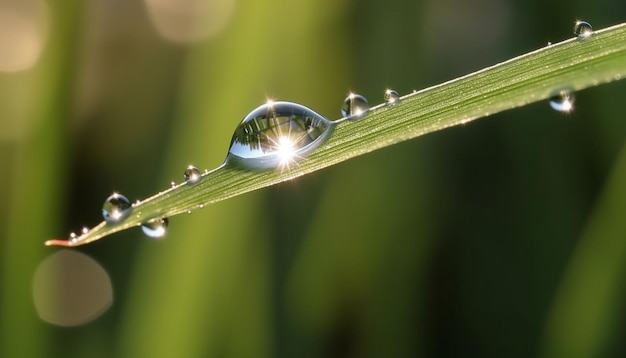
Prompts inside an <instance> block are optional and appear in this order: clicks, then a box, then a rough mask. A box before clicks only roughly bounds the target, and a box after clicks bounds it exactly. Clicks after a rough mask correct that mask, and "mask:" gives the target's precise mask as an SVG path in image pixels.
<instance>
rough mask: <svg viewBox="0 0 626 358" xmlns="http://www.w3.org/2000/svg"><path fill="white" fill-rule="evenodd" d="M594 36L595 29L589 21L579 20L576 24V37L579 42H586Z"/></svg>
mask: <svg viewBox="0 0 626 358" xmlns="http://www.w3.org/2000/svg"><path fill="white" fill-rule="evenodd" d="M592 34H593V27H591V24H590V23H588V22H587V21H582V20H577V21H576V22H575V23H574V35H576V37H578V39H579V40H586V39H588V38H589V37H591V35H592Z"/></svg>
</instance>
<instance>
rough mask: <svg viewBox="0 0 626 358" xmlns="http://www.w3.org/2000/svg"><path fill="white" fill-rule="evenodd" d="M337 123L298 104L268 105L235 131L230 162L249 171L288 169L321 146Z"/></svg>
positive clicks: (254, 113) (242, 122)
mask: <svg viewBox="0 0 626 358" xmlns="http://www.w3.org/2000/svg"><path fill="white" fill-rule="evenodd" d="M333 128H334V124H333V123H332V122H331V121H329V120H328V119H326V118H324V117H323V116H321V115H319V114H317V113H315V112H314V111H313V110H311V109H309V108H307V107H305V106H302V105H300V104H297V103H291V102H268V103H266V104H264V105H262V106H260V107H258V108H256V109H254V110H253V111H252V112H250V113H249V114H248V115H247V116H246V117H245V118H244V119H243V120H242V121H241V124H239V126H238V127H237V129H236V130H235V133H234V134H233V138H232V140H231V143H230V149H229V150H228V156H227V157H226V162H227V163H229V164H231V163H232V164H234V165H237V166H240V167H244V168H247V169H256V170H263V169H272V168H276V167H280V166H286V165H289V164H290V163H292V162H293V161H296V160H298V159H301V158H303V157H305V156H306V155H307V154H309V153H310V152H312V151H313V150H314V149H315V148H317V147H319V145H320V144H322V143H323V142H324V141H325V140H326V139H327V138H328V136H330V134H331V133H332V130H333Z"/></svg>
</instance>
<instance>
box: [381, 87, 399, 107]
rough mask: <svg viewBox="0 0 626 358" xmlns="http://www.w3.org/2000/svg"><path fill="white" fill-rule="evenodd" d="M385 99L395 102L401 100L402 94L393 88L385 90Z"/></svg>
mask: <svg viewBox="0 0 626 358" xmlns="http://www.w3.org/2000/svg"><path fill="white" fill-rule="evenodd" d="M384 99H385V103H387V104H394V103H396V102H398V101H399V100H400V95H399V94H398V92H396V91H394V90H392V89H388V90H386V91H385V96H384Z"/></svg>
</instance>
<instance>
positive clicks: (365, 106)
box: [341, 93, 370, 117]
mask: <svg viewBox="0 0 626 358" xmlns="http://www.w3.org/2000/svg"><path fill="white" fill-rule="evenodd" d="M369 110H370V105H369V103H367V99H366V98H365V97H363V96H361V95H360V94H356V93H350V94H348V97H346V99H345V100H344V101H343V105H342V106H341V115H342V116H344V117H359V116H361V115H363V114H364V113H365V112H367V111H369Z"/></svg>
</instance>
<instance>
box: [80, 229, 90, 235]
mask: <svg viewBox="0 0 626 358" xmlns="http://www.w3.org/2000/svg"><path fill="white" fill-rule="evenodd" d="M88 232H89V228H87V227H84V228H83V231H82V233H83V235H85V234H86V233H88Z"/></svg>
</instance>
